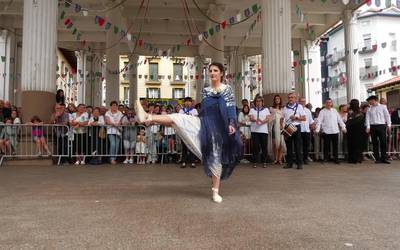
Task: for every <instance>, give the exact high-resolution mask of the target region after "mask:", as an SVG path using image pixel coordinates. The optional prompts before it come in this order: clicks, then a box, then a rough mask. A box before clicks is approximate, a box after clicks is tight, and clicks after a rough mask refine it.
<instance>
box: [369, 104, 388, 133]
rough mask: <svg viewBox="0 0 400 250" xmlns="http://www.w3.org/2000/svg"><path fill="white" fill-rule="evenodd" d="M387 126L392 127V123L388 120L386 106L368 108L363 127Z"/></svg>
mask: <svg viewBox="0 0 400 250" xmlns="http://www.w3.org/2000/svg"><path fill="white" fill-rule="evenodd" d="M385 124H386V125H387V126H388V127H391V126H392V121H391V120H390V115H389V111H388V110H387V107H386V105H382V104H379V103H378V105H376V106H370V107H369V109H368V111H367V115H366V116H365V126H366V127H367V128H371V125H385Z"/></svg>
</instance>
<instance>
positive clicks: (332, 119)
mask: <svg viewBox="0 0 400 250" xmlns="http://www.w3.org/2000/svg"><path fill="white" fill-rule="evenodd" d="M339 126H340V128H341V129H342V131H343V132H344V133H346V132H347V131H346V125H345V124H344V122H343V120H342V118H341V117H340V115H339V113H338V112H337V111H336V109H334V108H333V101H332V99H330V98H328V99H326V101H325V108H324V109H322V110H321V111H320V112H319V115H318V119H317V128H316V130H315V132H317V133H319V132H320V131H321V129H322V133H323V135H322V136H323V138H324V161H325V162H327V161H329V155H330V151H331V150H330V148H331V145H332V148H333V149H332V151H333V160H334V162H335V163H336V164H339V157H338V141H339V132H340V131H339Z"/></svg>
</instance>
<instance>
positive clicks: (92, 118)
mask: <svg viewBox="0 0 400 250" xmlns="http://www.w3.org/2000/svg"><path fill="white" fill-rule="evenodd" d="M92 122H94V116H91V117H90V119H89V125H91V124H92ZM97 122H98V125H99V126H102V125H104V117H103V116H102V115H99V120H98V121H97Z"/></svg>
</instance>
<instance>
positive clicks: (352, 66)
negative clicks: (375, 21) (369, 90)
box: [343, 10, 361, 102]
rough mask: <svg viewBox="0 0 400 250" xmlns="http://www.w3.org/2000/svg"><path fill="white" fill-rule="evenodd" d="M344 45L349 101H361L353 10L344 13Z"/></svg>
mask: <svg viewBox="0 0 400 250" xmlns="http://www.w3.org/2000/svg"><path fill="white" fill-rule="evenodd" d="M343 24H344V43H345V51H346V54H347V56H346V75H347V85H346V90H347V101H349V102H350V100H351V99H360V94H361V93H360V68H359V64H358V53H356V54H354V53H353V51H354V49H357V48H358V41H357V38H358V36H357V17H356V14H355V13H353V12H352V11H351V10H345V11H344V19H343Z"/></svg>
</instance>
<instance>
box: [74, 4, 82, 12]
mask: <svg viewBox="0 0 400 250" xmlns="http://www.w3.org/2000/svg"><path fill="white" fill-rule="evenodd" d="M81 10H82V6H80V5H79V4H75V12H80V11H81Z"/></svg>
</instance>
